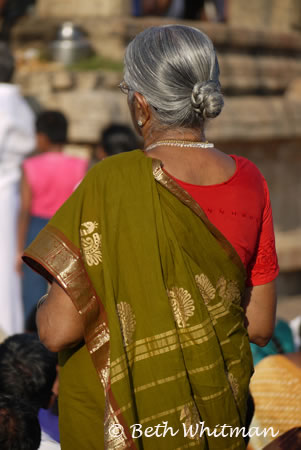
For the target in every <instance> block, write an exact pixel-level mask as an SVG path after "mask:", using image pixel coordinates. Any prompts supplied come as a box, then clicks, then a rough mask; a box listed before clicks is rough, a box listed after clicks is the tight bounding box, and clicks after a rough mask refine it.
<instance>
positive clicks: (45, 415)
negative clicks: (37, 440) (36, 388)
mask: <svg viewBox="0 0 301 450" xmlns="http://www.w3.org/2000/svg"><path fill="white" fill-rule="evenodd" d="M39 422H40V425H41V428H42V430H43V431H45V433H47V434H48V436H50V437H51V438H52V439H54V440H55V441H56V442H60V433H59V418H58V416H56V415H55V414H53V413H52V412H51V411H50V410H49V409H40V411H39Z"/></svg>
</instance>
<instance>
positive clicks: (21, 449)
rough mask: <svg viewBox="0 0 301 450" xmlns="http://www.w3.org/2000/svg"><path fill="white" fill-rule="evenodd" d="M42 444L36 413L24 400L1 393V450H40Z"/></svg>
mask: <svg viewBox="0 0 301 450" xmlns="http://www.w3.org/2000/svg"><path fill="white" fill-rule="evenodd" d="M40 443H41V428H40V424H39V421H38V418H37V416H36V414H35V413H34V411H33V410H32V409H31V408H30V406H29V405H27V404H26V403H24V402H23V399H22V398H17V399H16V397H14V396H12V395H7V394H3V393H2V392H0V448H1V450H38V449H39V448H40ZM45 450H47V449H45ZM49 450H50V449H49Z"/></svg>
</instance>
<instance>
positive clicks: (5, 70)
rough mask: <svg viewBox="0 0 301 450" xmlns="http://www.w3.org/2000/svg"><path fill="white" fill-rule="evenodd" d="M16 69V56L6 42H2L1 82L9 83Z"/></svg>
mask: <svg viewBox="0 0 301 450" xmlns="http://www.w3.org/2000/svg"><path fill="white" fill-rule="evenodd" d="M14 70H15V60H14V57H13V55H12V53H11V51H10V49H9V47H8V46H7V44H5V42H0V83H9V82H10V81H11V79H12V76H13V74H14Z"/></svg>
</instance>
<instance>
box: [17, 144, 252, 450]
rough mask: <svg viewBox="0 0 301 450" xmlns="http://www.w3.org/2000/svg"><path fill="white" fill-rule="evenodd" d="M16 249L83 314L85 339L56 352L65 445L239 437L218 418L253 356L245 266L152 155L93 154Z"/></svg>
mask: <svg viewBox="0 0 301 450" xmlns="http://www.w3.org/2000/svg"><path fill="white" fill-rule="evenodd" d="M25 260H26V262H27V263H29V264H30V265H31V266H32V267H33V268H34V269H36V270H38V271H39V272H40V273H41V274H42V275H44V276H45V277H47V278H48V279H49V280H50V281H52V280H53V278H54V279H56V281H57V282H58V283H59V284H60V285H61V286H62V287H63V288H64V290H65V291H66V292H67V294H68V295H69V296H70V298H71V300H72V301H73V303H74V305H75V306H76V308H77V310H78V312H79V314H80V315H81V317H82V320H83V323H84V329H85V345H82V346H79V348H76V349H71V350H69V351H68V352H61V355H60V363H61V369H60V430H61V440H62V449H63V450H65V449H68V450H69V449H70V450H71V449H72V450H74V449H80V450H94V449H127V448H131V449H145V450H148V449H149V450H153V449H158V450H159V449H162V450H169V449H185V448H198V449H232V448H233V449H234V448H235V449H236V448H237V449H243V448H245V444H244V440H243V438H242V435H241V433H240V434H239V436H238V437H235V436H236V435H233V436H232V437H230V432H229V430H230V426H231V427H233V428H234V427H239V428H241V427H244V424H245V417H246V401H247V396H248V387H249V380H250V376H251V373H252V370H253V369H252V358H251V353H250V348H249V341H248V336H247V332H246V330H245V328H244V325H243V323H244V315H243V310H242V308H241V306H240V303H241V298H242V295H243V294H244V288H245V271H244V267H243V265H242V263H241V260H240V259H239V257H238V255H237V253H236V252H235V250H234V249H233V247H232V246H231V244H230V243H229V242H228V241H227V240H226V239H225V238H224V237H223V236H222V234H221V233H220V232H219V231H218V230H217V229H216V228H215V227H214V226H213V225H212V224H211V223H210V222H209V221H208V219H207V217H206V216H205V214H204V213H203V211H202V210H201V208H200V207H199V205H198V204H197V203H196V202H195V201H194V200H193V199H192V198H191V197H190V196H189V195H188V193H187V192H185V191H184V190H183V189H182V188H180V187H179V186H178V185H177V183H176V182H174V181H173V180H172V179H170V178H169V177H168V176H167V175H166V174H165V172H164V171H163V170H162V168H161V164H160V161H157V160H152V159H150V158H147V157H146V156H145V155H144V153H143V152H141V151H140V150H137V151H133V152H130V153H126V154H122V155H118V156H116V157H112V158H108V159H106V160H105V161H103V162H101V163H100V164H98V165H97V166H95V167H94V168H93V169H92V170H91V171H90V172H89V174H88V175H87V176H86V178H85V179H84V180H83V182H82V183H81V184H80V186H79V187H78V189H77V190H76V191H75V192H74V194H73V195H72V196H71V197H70V199H69V200H68V201H67V202H66V203H65V204H64V205H63V207H62V208H61V209H60V210H59V211H58V212H57V214H56V215H55V216H54V218H53V219H52V220H51V221H50V223H49V224H48V225H47V226H46V227H45V228H44V230H43V231H42V232H41V233H40V234H39V236H38V237H37V239H36V240H35V241H34V243H33V244H32V245H31V246H30V247H29V248H28V249H27V250H26V252H25ZM89 354H90V356H91V358H90V357H89ZM92 363H93V364H92ZM93 367H94V369H93ZM135 424H140V426H139V427H138V426H137V427H136V428H135V427H134V425H135ZM202 424H203V427H205V426H206V427H209V429H210V431H213V430H214V429H215V430H216V432H215V434H217V435H218V431H221V429H216V428H215V427H217V426H222V425H228V426H229V428H226V430H227V433H228V435H227V436H222V435H221V433H219V434H220V436H219V437H216V436H214V435H213V436H209V434H210V433H207V432H204V433H203V435H201V436H200V434H201V433H200V431H201V429H202ZM159 425H160V426H159ZM149 427H153V429H152V431H151V429H150V428H149ZM155 427H157V428H155ZM167 427H170V428H167ZM189 427H191V428H190V432H189ZM197 427H198V428H197ZM203 429H204V428H203ZM139 430H140V432H139ZM196 430H197V432H196V433H195V431H196ZM185 431H186V433H188V436H186V437H185ZM142 433H143V435H142V436H141V437H138V436H139V435H140V434H142ZM194 433H195V436H193V434H194ZM172 434H174V435H172ZM225 434H226V433H224V435H225Z"/></svg>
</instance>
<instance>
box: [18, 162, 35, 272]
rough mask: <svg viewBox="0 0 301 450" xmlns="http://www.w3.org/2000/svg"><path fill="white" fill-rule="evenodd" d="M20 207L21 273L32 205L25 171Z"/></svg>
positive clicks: (19, 254)
mask: <svg viewBox="0 0 301 450" xmlns="http://www.w3.org/2000/svg"><path fill="white" fill-rule="evenodd" d="M20 195H21V200H20V209H19V217H18V229H17V255H16V270H17V272H19V273H21V267H22V259H21V256H22V254H23V251H24V247H25V241H26V235H27V230H28V223H29V218H30V206H31V199H32V194H31V189H30V186H29V183H28V181H27V178H26V175H25V173H24V171H23V172H22V178H21V187H20Z"/></svg>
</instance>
